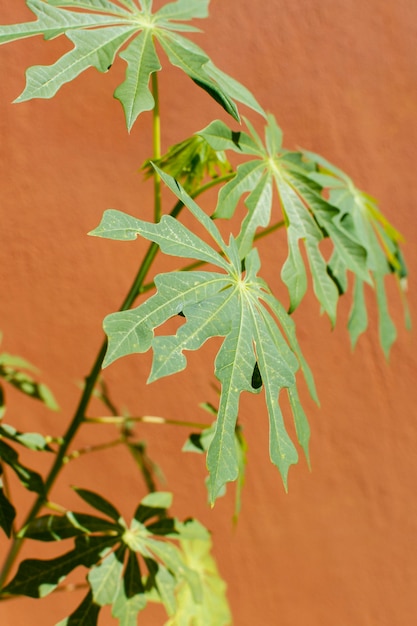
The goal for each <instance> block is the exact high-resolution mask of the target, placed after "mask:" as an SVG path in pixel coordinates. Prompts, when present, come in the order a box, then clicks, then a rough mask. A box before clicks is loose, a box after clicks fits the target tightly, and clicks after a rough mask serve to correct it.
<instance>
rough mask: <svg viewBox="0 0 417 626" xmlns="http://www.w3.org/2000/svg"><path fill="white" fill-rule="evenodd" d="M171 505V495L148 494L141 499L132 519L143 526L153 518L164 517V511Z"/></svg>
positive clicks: (161, 493) (159, 492)
mask: <svg viewBox="0 0 417 626" xmlns="http://www.w3.org/2000/svg"><path fill="white" fill-rule="evenodd" d="M171 504H172V494H171V493H169V492H165V491H156V492H155V493H149V494H148V495H147V496H145V497H144V498H142V500H141V502H140V503H139V505H138V507H137V509H136V511H135V513H134V515H133V517H134V519H135V520H137V521H138V522H141V524H144V523H145V522H146V521H148V520H149V519H152V518H153V517H161V516H165V511H166V509H168V508H169V507H170V506H171Z"/></svg>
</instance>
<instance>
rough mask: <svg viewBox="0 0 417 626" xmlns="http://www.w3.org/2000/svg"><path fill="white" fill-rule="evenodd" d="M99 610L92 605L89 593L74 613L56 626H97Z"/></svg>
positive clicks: (91, 597)
mask: <svg viewBox="0 0 417 626" xmlns="http://www.w3.org/2000/svg"><path fill="white" fill-rule="evenodd" d="M100 608H101V607H99V606H97V604H95V603H94V601H93V594H92V592H91V591H89V592H88V594H87V595H86V597H85V598H84V600H83V601H82V602H81V604H80V605H79V606H78V607H77V608H76V609H75V611H74V612H73V613H71V615H70V616H69V617H66V618H65V619H63V620H61V621H60V622H59V623H58V624H56V626H97V620H98V615H99V612H100Z"/></svg>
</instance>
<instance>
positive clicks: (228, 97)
mask: <svg viewBox="0 0 417 626" xmlns="http://www.w3.org/2000/svg"><path fill="white" fill-rule="evenodd" d="M122 4H123V7H122V6H120V4H116V3H114V2H112V1H111V0H89V1H87V0H83V1H81V0H67V1H64V2H60V1H58V0H49V1H47V2H46V1H44V0H27V6H28V8H29V9H30V10H31V11H32V12H33V13H34V14H35V15H36V17H37V20H36V21H33V22H27V23H22V24H13V25H6V26H0V44H1V43H8V42H11V41H15V40H18V39H24V38H27V37H33V36H35V35H43V37H44V38H45V39H52V38H54V37H58V36H60V35H65V36H66V37H67V38H68V39H69V40H70V41H71V43H72V44H73V48H72V49H71V50H70V51H69V52H67V53H66V54H64V55H63V56H62V57H61V58H60V59H58V61H56V63H54V64H52V65H47V66H40V65H38V66H33V67H31V68H29V69H28V70H27V73H26V87H25V89H24V91H23V93H22V94H21V95H20V96H19V98H17V100H16V101H17V102H24V101H25V100H30V99H32V98H52V97H53V96H54V95H55V94H56V92H57V91H58V90H59V89H60V88H61V87H62V86H63V85H65V84H66V83H68V82H70V81H72V80H74V79H75V78H76V77H77V76H78V75H79V74H81V73H82V72H84V71H85V70H87V69H88V68H90V67H94V68H95V69H97V70H98V71H100V72H107V71H108V70H109V69H110V68H111V66H112V65H113V63H114V61H115V59H116V57H117V56H120V57H121V58H122V59H123V61H125V62H126V64H127V68H126V76H125V80H124V81H123V83H122V84H121V85H119V86H118V87H117V89H116V91H115V93H114V96H115V97H116V98H117V99H118V100H119V101H120V102H121V104H122V106H123V109H124V113H125V119H126V125H127V128H128V130H129V131H130V130H131V128H132V126H133V124H134V123H135V121H136V119H137V118H138V116H139V115H140V114H141V113H143V112H144V111H149V110H151V109H153V107H154V98H153V95H152V93H151V90H150V89H149V81H150V77H151V75H152V74H155V73H156V72H158V71H159V70H160V69H161V63H160V61H159V57H158V53H157V50H156V48H155V42H158V43H159V45H160V46H161V47H162V48H163V50H164V51H165V52H166V54H167V56H168V59H169V61H170V62H171V64H172V65H174V66H176V67H177V68H179V69H180V70H182V71H184V72H185V73H186V74H187V75H188V76H189V77H190V78H191V79H192V80H193V81H194V83H196V84H197V85H198V86H200V87H201V88H202V89H204V91H206V92H207V93H208V94H209V95H210V96H211V97H212V98H213V99H214V100H215V101H216V102H218V103H219V104H220V105H221V106H222V107H223V108H224V109H225V110H226V111H227V112H228V113H229V114H230V115H232V116H233V117H234V118H235V119H236V120H239V113H238V110H237V106H236V102H239V103H241V104H244V105H245V106H248V107H250V108H252V109H254V110H255V111H257V112H258V113H260V114H261V115H265V114H264V111H263V109H262V107H261V106H260V105H259V104H258V102H257V101H256V100H255V98H254V97H253V95H252V94H251V93H250V92H249V91H248V90H247V89H246V88H245V87H243V86H242V85H241V84H240V83H238V82H237V81H235V80H234V79H232V78H231V77H229V76H227V75H226V74H224V73H223V72H222V71H221V70H219V69H218V68H217V67H216V66H215V65H214V64H213V63H212V61H211V60H210V58H209V57H208V56H207V55H206V53H205V52H204V51H203V50H202V49H201V48H200V47H199V46H197V45H196V44H194V43H193V42H191V41H190V40H189V39H186V38H185V37H183V35H181V34H180V33H181V32H186V31H195V30H197V29H196V28H195V27H193V26H190V25H189V24H187V22H188V21H190V20H192V19H194V18H204V17H207V15H208V5H209V0H187V1H184V0H177V1H176V2H171V3H168V4H166V5H165V6H164V7H162V8H161V9H160V10H158V11H156V12H155V13H152V12H151V8H152V3H150V2H146V3H145V2H143V3H142V6H141V7H140V6H139V5H137V4H136V3H135V2H132V1H130V0H124V2H123V3H122ZM74 9H75V10H74ZM175 31H176V32H175Z"/></svg>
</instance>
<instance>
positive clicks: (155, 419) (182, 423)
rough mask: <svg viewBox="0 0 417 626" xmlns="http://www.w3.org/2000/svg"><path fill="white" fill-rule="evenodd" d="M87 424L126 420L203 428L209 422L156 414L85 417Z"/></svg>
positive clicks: (207, 426) (208, 425)
mask: <svg viewBox="0 0 417 626" xmlns="http://www.w3.org/2000/svg"><path fill="white" fill-rule="evenodd" d="M84 421H85V422H86V423H87V424H125V423H128V422H142V423H144V424H169V425H171V426H185V427H188V428H199V429H200V430H205V429H206V428H210V426H211V424H201V423H199V422H187V421H185V420H171V419H166V418H165V417H159V416H158V415H141V416H140V417H124V416H123V415H112V416H104V417H86V418H85V420H84Z"/></svg>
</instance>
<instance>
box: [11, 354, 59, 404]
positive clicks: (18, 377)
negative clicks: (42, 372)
mask: <svg viewBox="0 0 417 626" xmlns="http://www.w3.org/2000/svg"><path fill="white" fill-rule="evenodd" d="M22 369H29V370H31V371H37V369H36V367H34V366H33V365H31V364H30V363H28V362H27V361H26V360H25V359H22V358H21V357H18V356H14V355H11V354H7V353H3V354H0V378H3V379H4V380H5V381H6V382H8V383H9V384H10V385H13V387H15V388H16V389H18V390H19V391H20V392H21V393H24V394H25V395H27V396H30V397H31V398H33V399H34V400H40V401H41V402H43V404H45V406H46V407H48V409H51V410H52V411H56V410H58V409H59V407H58V404H57V403H56V400H55V398H54V396H53V394H52V392H51V390H50V389H49V388H48V387H47V386H46V385H44V384H43V383H39V382H37V381H36V380H35V379H34V378H33V376H31V375H30V374H28V373H27V372H23V371H22Z"/></svg>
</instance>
